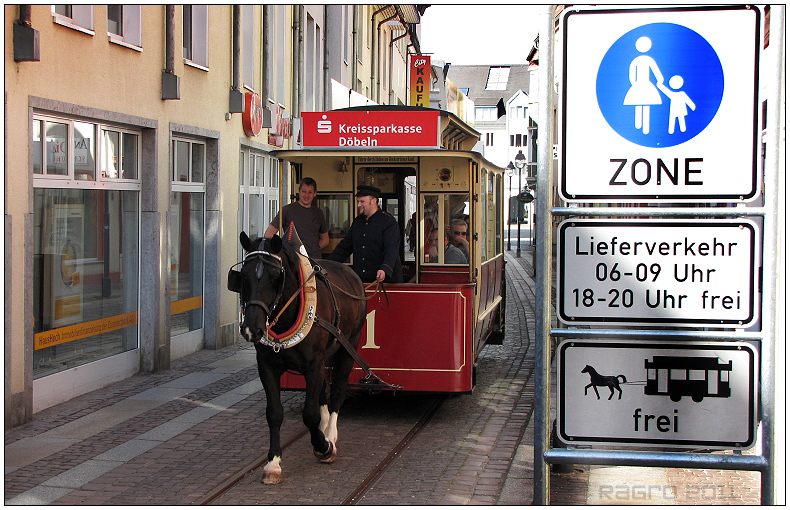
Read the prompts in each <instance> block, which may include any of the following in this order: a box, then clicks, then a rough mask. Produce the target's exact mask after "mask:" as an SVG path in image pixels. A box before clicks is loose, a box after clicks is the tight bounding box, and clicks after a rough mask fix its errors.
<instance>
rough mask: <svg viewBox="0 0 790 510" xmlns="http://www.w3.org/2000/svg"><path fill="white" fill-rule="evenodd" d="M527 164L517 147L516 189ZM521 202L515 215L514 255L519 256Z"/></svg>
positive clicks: (519, 185) (519, 187)
mask: <svg viewBox="0 0 790 510" xmlns="http://www.w3.org/2000/svg"><path fill="white" fill-rule="evenodd" d="M525 166H527V157H526V156H524V153H523V152H521V150H520V149H519V151H518V154H516V168H518V189H519V190H521V170H523V169H524V167H525ZM521 216H522V212H521V202H519V203H518V215H516V225H517V229H516V230H517V232H518V233H517V236H518V240H517V242H518V245H517V246H516V257H520V256H521Z"/></svg>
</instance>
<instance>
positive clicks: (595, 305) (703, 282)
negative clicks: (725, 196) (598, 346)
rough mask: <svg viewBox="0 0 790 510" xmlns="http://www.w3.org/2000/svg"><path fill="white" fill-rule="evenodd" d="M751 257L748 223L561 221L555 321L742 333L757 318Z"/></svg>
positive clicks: (753, 240) (753, 232) (753, 247)
mask: <svg viewBox="0 0 790 510" xmlns="http://www.w3.org/2000/svg"><path fill="white" fill-rule="evenodd" d="M757 253H758V246H757V226H756V225H755V224H754V223H753V222H751V221H749V220H603V219H602V220H593V219H572V220H566V221H564V222H562V223H561V224H560V226H559V242H558V266H559V271H558V275H557V277H558V285H557V317H558V318H559V319H560V320H561V321H563V322H566V323H579V324H612V325H626V324H629V325H651V324H652V325H664V326H688V327H700V326H710V327H728V328H745V327H748V326H750V325H752V324H754V323H755V322H756V321H757V318H758V312H757V311H758V309H759V307H758V299H757V267H756V265H757V264H756V256H757Z"/></svg>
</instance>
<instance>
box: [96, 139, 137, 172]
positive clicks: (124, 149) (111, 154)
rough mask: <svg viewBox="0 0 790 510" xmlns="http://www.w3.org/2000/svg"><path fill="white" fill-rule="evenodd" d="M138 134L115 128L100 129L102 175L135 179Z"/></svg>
mask: <svg viewBox="0 0 790 510" xmlns="http://www.w3.org/2000/svg"><path fill="white" fill-rule="evenodd" d="M139 145H140V135H138V134H137V133H130V132H127V131H121V130H115V129H103V130H102V148H103V150H102V154H103V157H104V162H103V165H102V177H104V178H107V179H137V175H138V174H137V168H138V165H139V162H138V153H139Z"/></svg>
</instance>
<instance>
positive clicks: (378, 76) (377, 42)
mask: <svg viewBox="0 0 790 510" xmlns="http://www.w3.org/2000/svg"><path fill="white" fill-rule="evenodd" d="M397 15H398V14H397V13H395V14H393V15H392V16H390V17H389V18H386V19H383V20H381V21H379V24H378V26H377V27H376V40H375V47H376V48H377V50H376V67H375V71H376V73H375V74H376V84H375V85H376V102H377V103H380V102H381V55H380V53H381V49H380V48H381V25H383V24H384V23H386V22H388V21H389V20H391V19H393V18H395V17H396V16H397ZM372 64H373V63H372V62H371V71H370V81H371V86H373V65H372Z"/></svg>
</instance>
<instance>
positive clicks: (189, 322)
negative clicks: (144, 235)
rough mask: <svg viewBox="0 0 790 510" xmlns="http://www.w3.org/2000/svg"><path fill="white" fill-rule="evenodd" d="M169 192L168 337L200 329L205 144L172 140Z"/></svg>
mask: <svg viewBox="0 0 790 510" xmlns="http://www.w3.org/2000/svg"><path fill="white" fill-rule="evenodd" d="M171 158H172V160H171V164H172V168H173V182H172V184H171V193H170V229H169V231H170V335H171V336H177V335H180V334H183V333H188V332H191V331H197V330H201V329H202V328H203V279H204V270H203V269H204V251H205V245H204V242H205V231H206V229H205V194H206V187H205V183H204V179H205V168H206V144H205V142H203V141H199V140H191V139H186V138H178V137H174V138H173V140H172V144H171Z"/></svg>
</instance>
